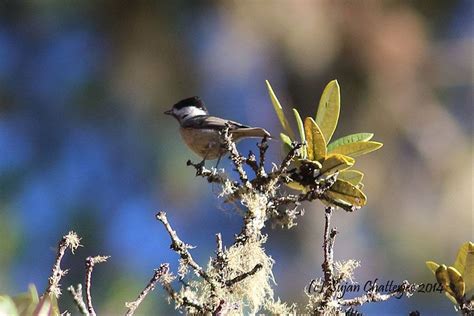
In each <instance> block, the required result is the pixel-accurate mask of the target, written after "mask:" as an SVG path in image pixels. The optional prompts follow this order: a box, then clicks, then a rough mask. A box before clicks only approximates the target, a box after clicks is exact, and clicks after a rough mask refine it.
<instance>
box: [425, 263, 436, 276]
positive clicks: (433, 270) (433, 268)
mask: <svg viewBox="0 0 474 316" xmlns="http://www.w3.org/2000/svg"><path fill="white" fill-rule="evenodd" d="M425 263H426V266H427V267H428V269H430V270H431V272H433V274H436V270H437V269H438V268H439V264H437V263H436V262H434V261H426V262H425Z"/></svg>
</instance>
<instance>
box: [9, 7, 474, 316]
mask: <svg viewBox="0 0 474 316" xmlns="http://www.w3.org/2000/svg"><path fill="white" fill-rule="evenodd" d="M472 12H473V2H472V1H469V0H465V1H424V0H419V1H375V0H374V1H304V0H301V1H289V0H288V1H282V0H281V1H206V2H198V1H195V2H194V1H193V2H191V1H188V2H187V1H153V2H152V1H134V2H129V3H128V4H127V5H125V4H124V3H122V2H121V1H94V2H93V1H89V2H82V1H81V2H79V1H72V2H71V1H66V2H65V1H57V0H56V1H55V0H49V1H10V0H4V1H0V292H1V293H5V292H6V293H9V294H16V293H19V292H23V291H25V290H26V289H27V287H28V284H29V283H34V284H36V285H37V286H38V288H39V290H40V291H43V290H44V288H45V286H46V283H47V278H48V276H49V274H50V268H51V266H52V263H53V260H54V256H55V247H56V244H57V242H58V240H59V239H60V238H61V236H62V235H64V234H65V233H67V232H68V231H69V230H75V231H76V232H77V233H78V234H79V235H80V236H81V237H83V239H82V243H83V245H84V247H83V248H80V249H79V250H78V251H77V252H76V255H74V256H72V255H70V254H68V255H66V258H65V260H64V261H63V267H67V268H70V269H71V270H70V273H69V275H68V276H67V277H65V278H64V279H63V281H62V284H63V286H64V287H67V286H69V285H70V284H76V283H78V282H82V280H83V275H84V271H83V260H84V258H85V257H87V256H89V255H97V254H102V255H111V256H112V257H111V259H110V260H109V262H108V263H106V264H104V265H101V266H98V267H97V268H96V270H95V272H94V277H93V297H94V304H95V306H96V309H97V310H98V311H99V314H103V315H106V314H123V313H124V312H125V307H124V305H123V304H124V302H125V301H131V300H133V299H135V297H136V295H137V294H138V293H139V291H140V290H141V289H142V288H143V287H144V286H145V284H146V283H147V282H148V280H149V278H150V277H151V275H152V273H153V269H154V268H156V267H158V266H159V264H160V263H162V262H170V263H171V264H172V267H173V268H175V267H176V262H177V260H178V258H177V255H176V254H175V253H173V252H172V251H171V250H169V244H170V242H169V239H168V236H167V234H166V232H165V230H164V229H163V227H162V226H161V224H160V223H158V222H157V221H156V220H155V219H154V214H155V213H156V212H157V211H159V210H164V211H166V212H167V213H168V217H169V220H170V222H171V224H172V225H173V227H174V228H175V229H176V230H177V231H178V233H179V235H180V236H181V238H182V239H183V240H184V241H186V242H188V243H190V244H192V245H195V246H197V248H196V249H195V250H193V254H195V255H196V258H197V260H198V261H199V262H200V263H201V264H203V265H204V264H206V263H207V260H208V258H209V256H211V255H213V251H214V245H215V243H214V234H215V233H217V232H222V234H223V236H224V242H225V243H227V244H229V243H230V242H231V241H232V237H233V234H234V233H237V232H238V231H239V228H240V227H241V217H240V216H239V215H237V214H236V212H235V210H234V209H233V208H232V207H231V206H228V205H225V204H223V202H222V200H220V199H218V197H217V193H218V188H217V187H215V186H210V185H208V184H207V182H206V181H205V180H203V179H200V178H195V177H194V171H193V169H191V168H188V167H186V166H185V163H186V161H187V160H188V159H189V158H191V159H194V160H195V161H197V160H198V158H197V157H196V156H194V154H193V153H192V152H190V151H189V150H188V149H187V148H186V147H185V145H184V144H183V143H182V141H181V139H180V137H179V135H178V125H177V122H175V121H174V120H173V119H171V118H170V117H166V116H164V115H163V114H162V113H163V111H164V110H167V109H168V108H170V107H171V106H172V105H173V104H174V103H176V102H177V101H179V100H180V99H183V98H185V97H188V96H193V95H199V96H201V97H202V99H203V100H204V101H205V102H206V104H207V107H208V108H209V110H210V111H211V112H212V113H213V114H216V115H219V116H223V117H226V118H231V119H233V120H237V121H241V122H244V123H247V124H250V125H258V126H262V127H265V128H267V129H268V130H270V131H271V132H272V133H274V134H278V133H279V131H280V126H279V123H278V120H277V117H276V115H275V113H274V112H273V109H272V106H271V103H270V100H269V98H268V96H267V92H266V88H265V82H264V80H265V79H268V80H270V82H271V83H272V85H273V88H274V90H275V92H276V94H277V96H278V97H279V99H280V101H281V103H282V104H283V105H284V106H286V108H287V109H290V108H291V107H297V108H298V109H299V110H300V113H301V114H302V116H314V114H315V111H316V105H317V103H318V100H319V97H320V95H321V92H322V90H323V88H324V86H325V84H326V83H327V82H329V81H330V80H332V79H338V81H339V84H340V86H341V89H342V91H341V98H342V110H341V119H340V123H339V127H338V129H337V130H336V134H335V138H337V137H339V136H343V135H345V134H348V133H355V132H373V133H375V137H374V139H375V140H377V141H381V142H383V143H384V145H385V146H384V147H383V148H382V150H380V151H377V152H375V153H373V154H371V155H368V156H364V157H360V158H359V159H357V166H356V167H357V168H358V169H360V170H362V171H364V172H365V175H366V176H365V180H364V182H365V189H364V191H365V192H366V194H367V195H368V205H367V206H366V207H365V208H363V209H361V210H360V211H358V212H357V213H353V214H348V213H344V212H342V211H339V212H337V214H336V216H335V218H334V222H335V225H336V226H337V227H338V229H339V231H340V234H339V235H338V238H337V241H336V248H335V251H336V259H338V260H344V259H350V258H352V259H356V260H360V261H361V265H362V266H361V267H360V268H359V269H358V270H356V273H355V278H356V280H357V281H358V282H359V283H360V284H362V285H363V284H364V283H365V282H366V281H368V280H374V279H376V278H377V279H378V280H379V282H380V283H385V282H386V281H388V280H394V282H395V283H401V281H403V280H404V279H408V280H410V281H412V282H416V283H421V282H424V283H432V282H434V277H433V275H432V274H431V272H430V271H429V270H428V269H427V268H426V267H425V263H424V262H425V261H426V260H434V261H437V262H440V263H446V264H452V263H453V262H454V259H455V256H456V253H457V250H458V248H459V247H460V246H461V244H462V243H463V242H465V241H467V240H472V239H473V213H472V178H473V177H472V170H473V169H472V145H473V142H472V132H473V126H472V122H473V116H472V97H473V90H472V86H471V85H472V79H473V77H472V68H473V62H472V56H473V49H472V48H473V42H472V39H473V30H474V29H473V18H472ZM254 146H255V141H244V142H242V143H241V144H239V148H240V149H242V152H244V153H245V152H247V151H248V150H249V149H251V148H255V147H254ZM279 149H280V144H279V143H277V142H274V143H272V145H271V156H270V157H269V158H271V160H273V161H279V159H280V154H279ZM269 161H270V160H269ZM221 166H222V167H225V168H228V167H230V165H229V162H228V161H227V160H226V161H223V162H221ZM305 209H306V215H305V216H304V218H302V219H300V221H299V224H298V226H297V227H295V228H294V229H292V230H290V231H288V230H281V229H271V228H268V229H266V232H267V233H268V234H269V239H268V243H267V250H268V252H269V254H270V255H271V256H272V257H273V258H274V259H275V260H276V264H275V266H274V274H275V279H276V281H277V285H275V292H276V294H277V296H279V297H280V298H281V299H282V300H284V301H288V302H297V303H299V304H300V305H302V306H304V305H305V303H306V302H307V298H306V295H305V293H304V288H305V287H306V286H307V285H308V284H309V283H310V281H311V279H313V278H317V277H321V275H322V272H321V263H322V249H321V245H322V229H323V222H322V221H323V215H322V211H323V207H322V205H321V204H320V203H317V202H316V203H313V204H311V205H305ZM355 294H357V293H351V294H350V296H354V295H355ZM359 294H361V293H359ZM165 297H166V296H165V294H164V292H163V290H162V289H157V290H156V291H155V292H153V294H152V295H150V296H149V297H148V298H147V299H146V300H145V302H144V303H143V304H142V305H141V307H140V309H139V310H138V314H143V315H146V314H157V313H159V314H169V313H176V311H174V307H173V306H172V305H168V304H167V302H166V299H165ZM61 307H62V308H63V309H69V310H70V311H73V310H74V308H73V307H72V300H71V298H70V297H69V295H68V294H65V295H64V296H63V297H62V300H61ZM413 310H418V311H420V312H421V313H422V314H426V315H429V314H434V313H438V314H450V313H454V312H453V308H452V305H451V303H450V301H449V300H448V299H447V298H446V297H445V296H444V295H442V294H439V293H419V294H417V295H415V296H414V297H412V298H411V299H406V298H405V299H401V300H391V301H389V302H385V303H377V304H371V305H367V306H364V307H362V308H360V309H359V311H361V312H366V313H367V314H369V315H371V314H372V315H375V314H380V313H382V312H383V313H384V314H386V315H389V314H405V315H406V314H408V312H410V311H413Z"/></svg>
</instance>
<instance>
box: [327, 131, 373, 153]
mask: <svg viewBox="0 0 474 316" xmlns="http://www.w3.org/2000/svg"><path fill="white" fill-rule="evenodd" d="M372 137H374V134H372V133H357V134H351V135H347V136H344V137H341V138H338V139H336V140H335V141H333V142H332V143H330V144H329V145H328V151H331V150H333V149H334V148H336V147H338V146H341V145H345V144H350V143H355V142H367V141H369V140H371V139H372Z"/></svg>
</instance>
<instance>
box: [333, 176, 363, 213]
mask: <svg viewBox="0 0 474 316" xmlns="http://www.w3.org/2000/svg"><path fill="white" fill-rule="evenodd" d="M325 194H326V196H327V197H329V198H330V199H333V200H342V201H345V202H346V203H349V204H350V205H354V206H358V207H362V206H364V205H365V204H366V203H367V197H366V196H365V194H364V193H363V192H362V191H361V190H359V189H358V188H357V187H355V186H353V185H352V184H350V183H349V182H346V181H342V180H339V179H338V180H336V182H334V184H333V185H332V186H331V187H330V188H329V190H328V191H326V193H325Z"/></svg>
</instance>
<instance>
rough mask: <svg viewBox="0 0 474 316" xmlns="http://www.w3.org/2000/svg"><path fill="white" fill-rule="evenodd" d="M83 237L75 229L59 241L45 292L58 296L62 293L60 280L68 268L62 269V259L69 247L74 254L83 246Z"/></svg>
mask: <svg viewBox="0 0 474 316" xmlns="http://www.w3.org/2000/svg"><path fill="white" fill-rule="evenodd" d="M80 242H81V238H79V237H78V236H77V234H76V233H75V232H73V231H70V232H69V233H68V234H67V235H64V236H63V238H61V240H60V241H59V244H58V251H57V253H56V260H55V261H54V265H53V268H52V272H51V276H50V277H49V279H48V287H47V288H46V290H45V294H49V295H54V296H55V297H56V298H58V297H59V296H60V295H61V285H60V283H59V282H60V281H61V278H62V277H63V276H65V275H66V274H67V272H68V270H67V269H66V270H62V269H61V260H62V259H63V257H64V254H65V253H66V250H67V249H68V248H70V249H71V252H72V253H73V254H74V251H75V250H76V249H77V248H78V247H79V246H81V243H80Z"/></svg>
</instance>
